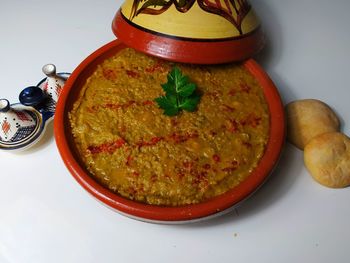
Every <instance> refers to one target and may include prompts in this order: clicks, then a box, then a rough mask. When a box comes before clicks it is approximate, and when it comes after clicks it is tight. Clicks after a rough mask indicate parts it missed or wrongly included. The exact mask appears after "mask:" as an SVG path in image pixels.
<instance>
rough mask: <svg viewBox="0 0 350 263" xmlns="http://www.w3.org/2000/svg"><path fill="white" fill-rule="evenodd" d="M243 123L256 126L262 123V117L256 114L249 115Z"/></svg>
mask: <svg viewBox="0 0 350 263" xmlns="http://www.w3.org/2000/svg"><path fill="white" fill-rule="evenodd" d="M240 123H241V124H242V125H250V126H251V127H253V128H256V127H257V126H259V125H260V123H261V117H258V116H255V115H254V114H250V115H248V117H247V118H245V119H244V120H242V121H241V122H240Z"/></svg>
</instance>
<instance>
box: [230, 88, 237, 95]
mask: <svg viewBox="0 0 350 263" xmlns="http://www.w3.org/2000/svg"><path fill="white" fill-rule="evenodd" d="M236 93H237V90H235V89H231V90H230V91H229V92H228V95H229V96H234V95H236Z"/></svg>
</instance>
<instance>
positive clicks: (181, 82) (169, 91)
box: [155, 67, 200, 116]
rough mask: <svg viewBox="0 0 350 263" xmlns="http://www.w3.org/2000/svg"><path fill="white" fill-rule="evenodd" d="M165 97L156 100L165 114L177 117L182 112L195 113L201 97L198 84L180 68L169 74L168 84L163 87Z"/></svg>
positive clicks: (175, 68)
mask: <svg viewBox="0 0 350 263" xmlns="http://www.w3.org/2000/svg"><path fill="white" fill-rule="evenodd" d="M161 86H162V88H163V90H164V92H165V96H161V97H158V98H156V99H155V101H156V102H157V103H158V106H159V107H160V108H162V109H163V110H164V114H165V115H168V116H175V115H177V114H178V113H179V112H180V111H181V110H185V111H195V110H196V108H197V104H198V103H199V100H200V95H199V94H198V93H197V92H196V88H197V86H196V84H194V83H192V82H190V80H189V78H188V77H187V76H184V75H183V74H182V72H181V70H180V69H179V68H178V67H173V69H172V70H171V71H170V73H169V74H168V82H167V83H164V84H162V85H161Z"/></svg>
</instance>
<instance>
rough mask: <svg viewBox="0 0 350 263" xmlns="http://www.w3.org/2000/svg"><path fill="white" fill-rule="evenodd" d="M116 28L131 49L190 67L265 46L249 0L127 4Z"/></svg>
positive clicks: (136, 1)
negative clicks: (188, 64)
mask: <svg viewBox="0 0 350 263" xmlns="http://www.w3.org/2000/svg"><path fill="white" fill-rule="evenodd" d="M112 29H113V31H114V33H115V34H116V36H117V37H118V38H119V39H120V40H121V41H123V42H124V43H125V44H127V45H128V46H130V47H133V48H135V49H137V50H140V51H143V52H145V53H148V54H150V55H154V56H158V57H161V58H165V59H168V60H173V61H178V62H185V63H186V62H187V63H197V64H217V63H224V62H231V61H237V60H243V59H246V58H248V57H251V56H252V55H253V54H255V53H256V52H258V51H259V50H260V49H261V48H262V46H263V42H264V41H263V35H262V32H261V28H260V21H259V19H258V18H257V16H256V14H255V12H254V10H253V9H252V6H251V5H250V4H249V3H248V1H246V0H126V1H125V3H124V4H123V5H122V7H121V9H120V10H119V11H118V13H117V15H116V17H115V18H114V20H113V24H112Z"/></svg>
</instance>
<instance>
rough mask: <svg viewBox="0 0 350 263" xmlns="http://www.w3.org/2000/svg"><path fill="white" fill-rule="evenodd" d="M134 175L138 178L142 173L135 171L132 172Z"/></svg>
mask: <svg viewBox="0 0 350 263" xmlns="http://www.w3.org/2000/svg"><path fill="white" fill-rule="evenodd" d="M132 175H133V176H135V177H138V176H139V175H140V173H138V172H136V171H133V172H132Z"/></svg>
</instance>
